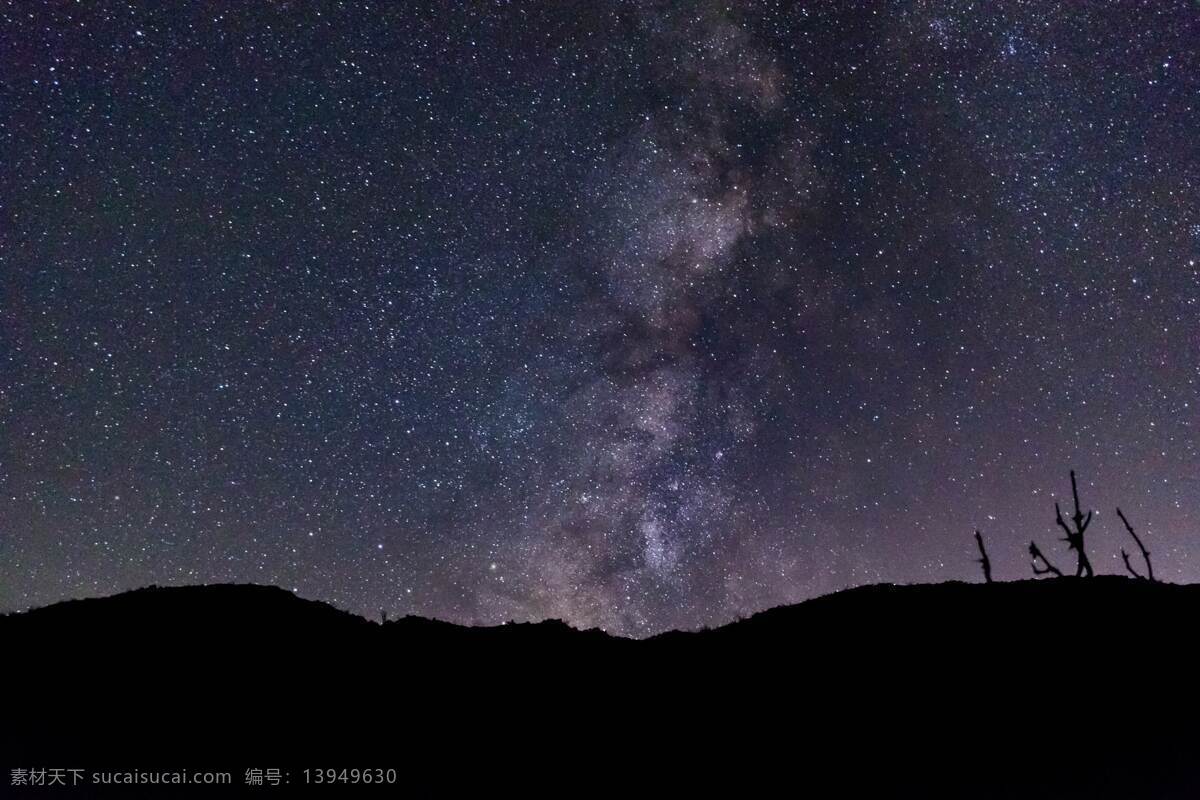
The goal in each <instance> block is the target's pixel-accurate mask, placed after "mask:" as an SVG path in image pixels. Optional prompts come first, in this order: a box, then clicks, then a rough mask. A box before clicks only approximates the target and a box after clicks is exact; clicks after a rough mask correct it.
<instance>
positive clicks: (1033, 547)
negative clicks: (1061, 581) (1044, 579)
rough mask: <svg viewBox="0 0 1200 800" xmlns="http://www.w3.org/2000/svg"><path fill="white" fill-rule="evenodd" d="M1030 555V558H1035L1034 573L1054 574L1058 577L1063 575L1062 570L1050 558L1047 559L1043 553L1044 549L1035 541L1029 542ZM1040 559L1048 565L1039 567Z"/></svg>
mask: <svg viewBox="0 0 1200 800" xmlns="http://www.w3.org/2000/svg"><path fill="white" fill-rule="evenodd" d="M1029 556H1030V558H1032V559H1033V574H1034V575H1046V574H1050V575H1054V576H1055V577H1058V578H1061V577H1062V576H1063V574H1062V570H1060V569H1059V568H1058V567H1056V566H1054V565H1053V564H1051V563H1050V561H1049V559H1047V558H1046V557H1045V556H1044V555H1042V551H1041V550H1039V549H1038V546H1037V544H1036V543H1034V542H1030V543H1029ZM1038 560H1041V562H1042V563H1043V564H1045V565H1046V566H1045V567H1039V566H1038V563H1037V562H1038Z"/></svg>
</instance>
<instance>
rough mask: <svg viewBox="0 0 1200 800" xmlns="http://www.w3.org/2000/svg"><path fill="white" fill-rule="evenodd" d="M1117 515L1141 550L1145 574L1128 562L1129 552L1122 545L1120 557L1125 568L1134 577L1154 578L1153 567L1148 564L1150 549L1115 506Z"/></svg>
mask: <svg viewBox="0 0 1200 800" xmlns="http://www.w3.org/2000/svg"><path fill="white" fill-rule="evenodd" d="M1117 516H1118V517H1120V518H1121V522H1124V523H1125V530H1127V531H1129V535H1130V536H1132V537H1133V540H1134V541H1135V542H1137V546H1138V549H1139V550H1141V551H1142V560H1143V561H1145V562H1146V574H1145V575H1141V574H1139V573H1138V571H1137V570H1136V569H1134V568H1133V565H1132V564H1130V563H1129V553H1126V552H1125V548H1124V547H1122V548H1121V558H1122V559H1124V561H1125V569H1127V570H1129V574H1130V575H1132V576H1133V577H1135V578H1143V577H1144V578H1145V579H1146V580H1150V581H1152V580H1154V567H1153V566H1151V564H1150V551H1149V550H1147V549H1146V546H1145V545H1144V544H1142V540H1141V538H1140V537H1138V535H1137V534H1136V533H1135V532H1134V530H1133V526H1132V525H1130V524H1129V520H1128V519H1126V518H1125V515H1124V514H1123V513H1122V512H1121V509H1120V507H1118V508H1117Z"/></svg>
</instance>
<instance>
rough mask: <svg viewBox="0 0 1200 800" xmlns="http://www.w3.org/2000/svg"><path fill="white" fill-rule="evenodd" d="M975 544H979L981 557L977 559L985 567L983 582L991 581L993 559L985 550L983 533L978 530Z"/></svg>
mask: <svg viewBox="0 0 1200 800" xmlns="http://www.w3.org/2000/svg"><path fill="white" fill-rule="evenodd" d="M975 544H977V545H979V558H977V559H976V561H977V562H979V566H981V567H982V568H983V582H984V583H991V582H992V561H991V559H989V558H988V554H987V550H985V549H984V547H983V534H982V533H980V532H979V531H978V530H976V531H975Z"/></svg>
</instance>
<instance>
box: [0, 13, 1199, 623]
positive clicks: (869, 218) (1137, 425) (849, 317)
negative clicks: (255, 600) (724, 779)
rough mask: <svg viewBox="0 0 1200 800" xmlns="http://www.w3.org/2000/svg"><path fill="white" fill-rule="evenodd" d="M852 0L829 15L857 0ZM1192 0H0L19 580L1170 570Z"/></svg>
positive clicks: (511, 612)
mask: <svg viewBox="0 0 1200 800" xmlns="http://www.w3.org/2000/svg"><path fill="white" fill-rule="evenodd" d="M851 6H854V7H851ZM1198 43H1200V6H1198V5H1197V4H1196V3H1194V2H1184V0H1174V1H1170V0H1168V1H1166V2H1159V1H1157V0H1156V1H1155V2H1129V3H1119V4H1110V3H1099V2H1094V3H1078V4H1070V5H1068V6H1063V7H1057V6H1053V5H1051V4H1046V3H1035V2H1014V3H1005V4H979V3H973V2H950V1H947V2H935V1H930V2H916V1H914V2H887V3H884V2H879V3H866V4H842V3H812V4H793V3H783V2H755V3H733V2H729V3H709V2H700V3H668V2H649V1H648V0H647V1H646V2H603V3H597V2H588V3H582V2H561V3H522V2H492V3H483V2H479V3H462V4H459V3H451V4H421V3H402V4H392V3H367V2H363V3H349V2H345V3H338V2H313V3H302V2H277V3H269V4H267V3H255V4H223V3H210V2H197V3H190V4H182V5H177V4H170V5H158V4H149V3H120V4H118V3H111V2H86V3H43V2H6V3H4V4H2V5H0V277H2V278H3V281H2V283H0V611H10V610H15V609H21V608H27V607H30V606H34V605H41V604H45V603H49V602H53V601H57V600H61V599H65V598H68V597H79V596H91V595H99V594H108V593H112V592H115V591H119V590H122V589H128V588H133V587H136V586H141V585H145V584H150V583H157V584H177V583H208V582H218V581H254V582H259V583H270V584H277V585H280V586H284V587H286V588H289V589H294V590H295V591H297V592H298V593H300V594H301V595H303V596H306V597H312V598H317V599H323V600H328V601H331V602H334V603H336V604H338V605H340V606H342V607H345V608H349V609H352V610H355V611H358V612H361V613H364V614H367V615H369V616H376V615H377V614H378V613H379V610H380V609H386V610H387V611H388V613H389V616H398V615H403V614H406V613H416V614H423V615H428V616H435V617H439V618H443V619H450V620H454V621H459V622H471V623H498V622H502V621H505V620H510V619H518V620H526V619H541V618H546V617H559V618H563V619H565V620H567V621H569V622H570V623H572V624H574V625H577V626H601V627H603V628H605V629H607V630H610V631H613V632H618V633H623V634H629V635H636V636H642V635H647V634H650V633H653V632H656V631H660V630H664V629H667V628H673V627H696V626H700V625H713V624H718V623H721V622H724V621H727V620H729V619H732V618H734V617H737V616H739V615H745V614H749V613H752V612H754V611H756V610H759V609H762V608H765V607H768V606H772V605H777V604H780V603H785V602H794V601H797V600H801V599H804V598H807V597H811V596H813V595H816V594H820V593H824V592H828V591H833V590H836V589H839V588H842V587H845V586H850V585H856V584H861V583H867V582H874V581H885V580H886V581H904V582H910V581H911V582H915V581H939V580H950V579H972V580H974V579H977V568H976V565H975V564H974V563H973V561H972V559H973V558H974V557H975V555H976V554H975V551H974V543H973V540H972V538H971V535H972V532H973V530H974V529H975V528H980V529H981V530H982V531H983V532H984V535H985V537H986V539H987V542H988V547H989V550H990V554H991V557H992V562H993V567H994V569H995V572H996V575H997V578H998V579H1002V580H1008V579H1016V578H1024V577H1030V576H1031V572H1030V570H1029V565H1028V558H1027V556H1026V553H1025V548H1026V546H1027V544H1028V542H1029V540H1030V539H1031V538H1036V539H1038V540H1039V541H1041V542H1042V543H1043V549H1044V550H1046V551H1047V553H1048V554H1050V553H1055V554H1057V553H1058V552H1059V548H1058V547H1057V546H1056V545H1055V544H1054V537H1056V535H1057V534H1055V532H1054V516H1053V502H1054V499H1059V500H1062V499H1063V498H1064V497H1068V496H1069V483H1068V482H1067V471H1068V469H1071V468H1074V469H1076V470H1078V472H1079V476H1080V491H1081V494H1082V499H1083V502H1084V503H1085V505H1087V506H1088V507H1092V508H1096V509H1098V511H1097V517H1096V522H1095V524H1094V525H1093V528H1092V529H1091V531H1089V549H1090V550H1091V552H1092V560H1093V563H1094V564H1095V566H1096V568H1097V570H1098V571H1100V572H1121V571H1122V567H1121V562H1120V557H1119V548H1120V546H1122V545H1126V546H1127V542H1126V541H1125V539H1124V538H1123V537H1124V536H1125V534H1124V533H1123V529H1122V528H1121V526H1120V523H1119V521H1118V520H1117V519H1116V515H1115V511H1114V509H1115V506H1116V505H1117V504H1120V505H1121V507H1122V508H1123V509H1124V510H1125V511H1126V513H1128V514H1129V515H1130V517H1131V520H1132V521H1133V522H1134V524H1135V525H1137V526H1138V527H1139V530H1141V531H1144V534H1145V538H1146V540H1147V543H1148V544H1149V546H1150V548H1151V550H1152V551H1153V552H1154V554H1155V569H1156V572H1158V573H1160V575H1161V577H1162V578H1163V579H1165V580H1174V581H1196V580H1200V556H1197V555H1195V554H1197V553H1200V528H1198V527H1197V525H1196V519H1197V512H1198V510H1200V483H1197V475H1200V452H1198V440H1197V428H1196V422H1197V411H1198V404H1200V397H1198V394H1197V390H1198V388H1200V384H1198V379H1200V329H1198V327H1197V325H1198V321H1200V302H1198V301H1200V202H1198V200H1200V195H1198V189H1200V135H1198V133H1197V132H1198V131H1200V109H1198V104H1200V49H1198V47H1197V45H1198Z"/></svg>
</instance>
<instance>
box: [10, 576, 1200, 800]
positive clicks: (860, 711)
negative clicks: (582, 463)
mask: <svg viewBox="0 0 1200 800" xmlns="http://www.w3.org/2000/svg"><path fill="white" fill-rule="evenodd" d="M1197 622H1200V585H1195V586H1192V585H1188V586H1183V585H1173V584H1164V583H1151V582H1149V581H1137V580H1130V579H1126V578H1123V577H1117V576H1100V577H1096V578H1092V579H1070V578H1065V579H1052V580H1041V581H1021V582H1014V583H994V584H989V585H983V584H964V583H947V584H938V585H912V586H893V585H876V586H866V587H861V588H857V589H851V590H847V591H843V592H838V593H836V594H833V595H829V596H826V597H820V598H816V599H814V600H810V601H808V602H805V603H801V604H798V605H795V606H790V607H782V608H776V609H772V610H770V611H765V612H762V613H760V614H756V615H754V616H752V617H750V618H748V619H744V620H741V621H738V622H735V623H732V624H729V625H725V626H723V627H720V628H715V629H712V630H705V631H698V632H675V633H668V634H664V635H660V636H656V637H653V638H651V639H646V640H640V641H634V640H627V639H620V638H615V637H611V636H608V635H606V634H604V633H603V632H600V631H576V630H574V629H572V628H570V627H569V626H567V625H564V624H562V623H560V622H543V623H537V624H510V625H504V626H499V627H492V628H468V627H460V626H456V625H452V624H449V623H443V622H435V621H430V620H425V619H419V618H412V617H410V618H403V619H399V620H395V621H391V622H388V623H385V624H379V623H377V622H374V621H370V620H366V619H363V618H361V617H358V616H355V615H352V614H348V613H345V612H343V611H339V610H337V609H335V608H333V607H331V606H329V605H327V604H324V603H320V602H313V601H308V600H303V599H300V598H298V597H296V596H294V595H292V594H290V593H288V592H286V591H284V590H281V589H277V588H270V587H262V586H253V585H216V586H203V587H178V588H157V587H151V588H146V589H140V590H137V591H133V592H128V593H125V594H121V595H117V596H114V597H108V598H101V599H90V600H76V601H68V602H64V603H59V604H56V605H53V606H49V607H46V608H40V609H36V610H33V611H29V612H25V613H19V614H11V615H8V616H5V617H2V618H0V641H2V642H3V643H4V647H5V649H6V651H7V656H6V658H5V660H6V662H7V666H8V668H9V673H10V674H9V676H8V679H7V681H6V686H7V687H8V690H9V696H10V698H12V700H11V702H10V706H9V711H10V716H9V719H10V720H20V723H19V726H10V728H9V731H7V732H6V735H10V736H11V735H13V733H12V732H13V731H17V730H19V736H18V737H17V739H18V740H17V741H16V742H7V743H6V744H7V745H8V746H9V749H8V754H9V756H10V760H11V759H13V758H17V757H18V756H21V757H25V758H33V757H35V756H37V757H41V756H39V755H38V754H41V753H45V752H47V751H49V752H53V753H58V754H60V755H61V757H62V759H63V760H68V761H69V760H70V759H71V758H75V757H79V758H84V757H86V758H89V759H92V760H93V761H95V760H101V761H103V760H105V759H110V760H111V759H119V758H121V757H123V758H124V760H125V761H126V762H129V761H132V762H135V763H141V762H139V759H142V760H143V761H144V760H145V759H150V760H153V759H156V758H157V759H162V758H167V757H174V758H176V759H178V758H180V757H181V755H180V754H185V753H186V754H190V758H191V759H192V762H191V763H195V759H198V758H201V756H202V755H203V754H209V753H212V754H215V755H213V756H211V757H213V758H215V757H217V756H219V755H220V754H221V753H230V752H232V753H235V754H236V757H235V758H234V760H235V761H237V760H238V759H241V760H245V759H246V758H258V759H259V760H262V761H263V762H264V763H263V764H261V765H260V766H271V763H270V760H271V759H272V758H275V759H277V760H280V761H281V762H282V763H284V764H291V765H296V764H301V763H303V764H310V765H311V766H314V767H315V766H324V765H325V764H324V762H322V761H321V759H333V760H334V761H336V762H337V764H341V765H343V766H346V765H347V758H350V757H353V758H356V759H358V761H360V762H365V763H361V766H363V767H368V766H372V765H377V764H379V763H380V762H381V760H383V761H386V762H387V763H388V765H390V766H398V765H399V766H401V768H402V771H404V774H405V775H406V778H405V780H406V784H407V785H409V786H410V787H411V786H414V785H418V784H428V785H429V786H430V788H439V787H441V788H446V787H449V786H460V787H461V786H463V785H465V784H464V783H463V782H472V781H474V780H476V779H481V778H482V776H483V775H485V774H486V775H490V776H491V777H492V778H493V779H496V780H501V781H503V780H504V779H506V778H507V779H511V780H519V781H521V782H522V785H523V786H531V785H534V784H536V783H537V782H538V781H539V780H542V781H544V780H549V778H548V776H549V773H550V769H551V767H553V768H554V769H556V770H557V769H559V768H562V767H564V766H569V765H571V764H574V765H575V767H573V768H574V769H577V770H582V773H581V774H586V775H587V776H588V777H586V778H579V779H577V780H585V781H586V782H587V783H589V784H595V783H596V782H598V781H602V780H604V779H606V776H607V777H608V778H611V777H612V775H613V774H624V773H622V772H620V771H621V770H625V769H627V768H632V767H633V766H638V767H646V766H650V765H658V768H659V769H660V770H661V769H667V768H669V769H670V770H671V773H670V776H669V781H668V783H669V784H670V785H671V786H672V787H674V788H681V787H684V786H686V785H688V783H689V782H694V785H706V786H707V787H708V788H712V787H713V786H714V785H715V783H713V782H715V781H718V780H721V779H728V778H729V775H730V773H732V774H735V775H736V776H737V777H736V780H737V782H738V784H739V785H740V786H742V787H743V788H747V787H748V786H750V785H751V784H753V783H754V782H755V781H757V780H759V779H762V780H767V776H771V777H770V780H772V781H777V780H780V779H786V780H787V781H788V785H789V786H791V787H792V788H793V789H794V790H795V791H797V792H800V793H801V794H803V792H802V790H803V789H804V788H805V787H811V786H814V785H816V784H817V782H820V783H821V785H826V786H828V785H829V784H830V783H831V782H832V783H833V784H835V785H837V786H839V787H842V788H845V789H846V790H848V791H849V790H850V789H852V788H854V787H860V786H861V785H862V782H863V781H870V782H874V783H876V784H877V785H883V786H885V787H893V788H895V787H901V786H903V787H905V788H906V790H913V791H917V790H918V789H919V787H920V786H923V785H924V783H923V782H925V781H928V782H930V785H940V786H944V785H946V784H951V785H955V786H961V788H962V794H961V796H1020V797H1038V796H1046V797H1062V796H1091V797H1095V796H1138V797H1177V796H1200V795H1191V794H1187V793H1186V792H1190V791H1192V790H1194V789H1197V788H1200V755H1197V753H1200V750H1197V749H1195V746H1196V742H1197V739H1196V733H1195V732H1194V728H1195V725H1194V723H1193V720H1195V719H1197V717H1196V716H1195V711H1196V703H1195V698H1196V694H1197V691H1198V690H1200V669H1198V664H1197V660H1196V655H1195V652H1194V645H1195V641H1196V638H1197V632H1198V630H1200V629H1198V627H1197ZM670 754H682V755H670ZM335 755H336V758H335ZM68 756H70V758H68ZM447 756H452V757H453V759H454V761H456V762H457V763H460V764H463V765H464V766H463V767H462V768H461V769H459V770H454V769H448V768H443V767H440V766H439V767H438V768H437V769H434V768H433V767H432V765H433V764H434V763H437V764H439V765H440V764H443V763H445V759H446V757H447ZM204 757H205V758H208V757H210V756H208V755H204ZM310 759H315V760H310ZM42 760H45V759H44V758H42ZM483 764H490V770H489V769H484V768H483V766H482V765H483ZM602 765H604V766H602ZM734 765H738V766H737V768H736V769H733V766H734ZM0 766H6V767H7V765H0ZM606 769H612V770H618V772H615V773H610V772H606V771H605V770H606ZM781 773H786V775H785V776H783V777H781ZM2 777H3V776H0V779H2ZM659 777H660V778H661V777H663V776H662V775H661V774H660V775H659ZM571 785H572V786H578V785H579V784H578V783H576V784H571ZM989 793H991V794H989ZM326 796H332V795H326ZM898 796H907V795H898Z"/></svg>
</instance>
